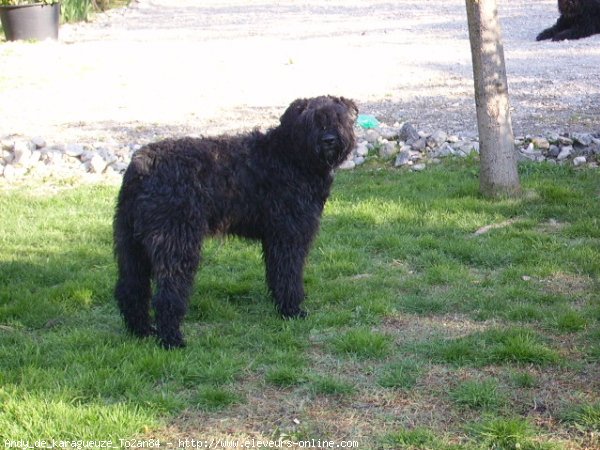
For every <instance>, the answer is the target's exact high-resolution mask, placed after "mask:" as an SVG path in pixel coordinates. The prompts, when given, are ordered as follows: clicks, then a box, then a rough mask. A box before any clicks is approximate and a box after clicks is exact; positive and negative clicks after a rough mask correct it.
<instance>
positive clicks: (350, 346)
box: [332, 328, 391, 359]
mask: <svg viewBox="0 0 600 450" xmlns="http://www.w3.org/2000/svg"><path fill="white" fill-rule="evenodd" d="M332 347H333V351H334V352H335V353H338V354H341V355H351V356H355V357H357V358H364V359H366V358H379V359H380V358H383V357H385V356H387V355H389V354H390V351H391V339H390V338H389V336H386V335H384V334H381V333H378V332H374V331H372V330H366V329H362V328H359V329H356V330H351V331H348V332H346V333H344V334H342V335H341V336H338V337H335V338H334V339H333V341H332Z"/></svg>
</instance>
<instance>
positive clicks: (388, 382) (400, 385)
mask: <svg viewBox="0 0 600 450" xmlns="http://www.w3.org/2000/svg"><path fill="white" fill-rule="evenodd" d="M422 373H423V370H422V368H421V367H420V366H419V364H418V363H416V362H414V361H412V360H405V361H400V362H394V363H391V364H388V365H386V366H384V367H383V368H382V370H381V374H380V375H379V377H378V379H377V383H378V384H379V385H380V386H383V387H386V388H394V389H411V388H412V387H413V386H414V385H415V384H416V383H417V381H418V379H419V377H420V376H421V375H422Z"/></svg>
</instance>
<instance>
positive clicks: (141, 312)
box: [115, 234, 154, 337]
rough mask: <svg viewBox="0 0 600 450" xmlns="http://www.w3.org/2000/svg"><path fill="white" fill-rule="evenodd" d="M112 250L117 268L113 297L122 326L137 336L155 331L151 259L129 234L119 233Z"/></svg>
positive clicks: (143, 335)
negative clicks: (151, 311) (121, 318)
mask: <svg viewBox="0 0 600 450" xmlns="http://www.w3.org/2000/svg"><path fill="white" fill-rule="evenodd" d="M115 250H116V254H117V263H118V270H119V278H118V280H117V284H116V287H115V297H116V299H117V304H118V306H119V310H120V311H121V315H122V316H123V319H124V320H125V326H126V327H127V329H128V330H129V331H130V332H131V333H133V334H134V335H136V336H139V337H145V336H149V335H151V334H154V328H153V327H152V325H151V321H150V298H151V296H152V291H151V287H150V276H151V267H150V260H149V259H148V256H147V254H146V252H145V250H144V248H143V246H142V245H141V244H140V243H139V242H137V241H135V240H134V239H133V237H132V236H125V235H123V234H122V235H120V236H119V235H118V236H117V239H116V246H115Z"/></svg>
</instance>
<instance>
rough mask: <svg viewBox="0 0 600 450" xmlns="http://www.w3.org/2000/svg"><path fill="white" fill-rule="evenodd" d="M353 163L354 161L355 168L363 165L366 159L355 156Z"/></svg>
mask: <svg viewBox="0 0 600 450" xmlns="http://www.w3.org/2000/svg"><path fill="white" fill-rule="evenodd" d="M352 161H354V165H355V166H360V165H361V164H363V163H364V162H365V157H364V156H355V157H354V159H353V160H352Z"/></svg>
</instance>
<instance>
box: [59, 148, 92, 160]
mask: <svg viewBox="0 0 600 450" xmlns="http://www.w3.org/2000/svg"><path fill="white" fill-rule="evenodd" d="M84 152H85V147H84V146H83V145H81V144H67V145H66V146H65V155H67V156H71V157H73V158H77V157H78V156H81V155H82V154H83V153H84ZM89 159H91V156H90V158H89ZM89 159H88V160H89ZM88 160H86V161H88Z"/></svg>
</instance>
